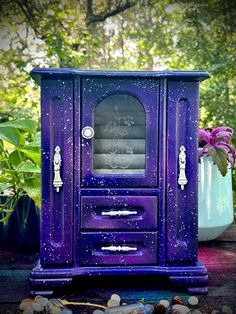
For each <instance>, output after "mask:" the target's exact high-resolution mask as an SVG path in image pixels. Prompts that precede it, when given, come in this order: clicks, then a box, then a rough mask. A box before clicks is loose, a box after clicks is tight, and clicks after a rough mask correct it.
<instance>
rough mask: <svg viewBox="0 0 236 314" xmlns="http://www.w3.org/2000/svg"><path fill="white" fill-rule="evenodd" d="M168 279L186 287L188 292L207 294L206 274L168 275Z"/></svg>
mask: <svg viewBox="0 0 236 314" xmlns="http://www.w3.org/2000/svg"><path fill="white" fill-rule="evenodd" d="M169 279H170V281H171V282H172V283H173V284H175V285H178V286H181V287H186V288H187V290H188V293H189V294H207V292H208V289H207V287H206V285H207V282H208V276H207V275H202V276H191V275H188V276H170V277H169Z"/></svg>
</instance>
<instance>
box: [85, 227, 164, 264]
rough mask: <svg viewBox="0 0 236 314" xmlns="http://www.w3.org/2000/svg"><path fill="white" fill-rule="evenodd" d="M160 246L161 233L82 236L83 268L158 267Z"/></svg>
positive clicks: (118, 233) (92, 233)
mask: <svg viewBox="0 0 236 314" xmlns="http://www.w3.org/2000/svg"><path fill="white" fill-rule="evenodd" d="M157 242H158V237H157V232H133V233H131V232H100V233H96V232H82V233H81V235H80V257H81V258H80V264H81V265H151V264H157V263H158V250H157V247H158V243H157Z"/></svg>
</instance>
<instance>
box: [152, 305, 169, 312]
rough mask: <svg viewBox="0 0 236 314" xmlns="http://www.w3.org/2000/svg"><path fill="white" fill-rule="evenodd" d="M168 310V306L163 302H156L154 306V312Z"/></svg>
mask: <svg viewBox="0 0 236 314" xmlns="http://www.w3.org/2000/svg"><path fill="white" fill-rule="evenodd" d="M165 312H166V307H165V306H164V305H163V304H160V303H158V304H156V305H155V307H154V311H153V314H164V313H165Z"/></svg>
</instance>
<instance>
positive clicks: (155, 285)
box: [0, 224, 236, 314]
mask: <svg viewBox="0 0 236 314" xmlns="http://www.w3.org/2000/svg"><path fill="white" fill-rule="evenodd" d="M37 255H38V254H37V253H24V252H13V251H6V250H2V251H0V314H2V313H8V314H9V313H15V311H16V309H17V306H18V305H19V303H20V302H21V300H22V299H25V298H28V297H29V290H30V288H29V284H28V277H29V273H30V270H31V268H32V266H33V264H34V263H35V261H36V259H37ZM199 259H200V260H201V261H202V262H203V263H204V264H205V266H206V267H207V269H208V275H209V283H208V289H209V293H208V295H206V296H200V297H199V304H198V306H196V307H195V308H197V309H199V310H200V311H201V312H202V313H211V311H212V310H214V309H215V310H220V309H221V307H222V306H223V305H229V306H231V308H232V309H233V313H236V224H233V225H231V227H230V228H229V229H228V230H226V231H225V233H224V234H223V235H222V236H221V237H220V238H218V239H216V240H213V241H208V242H201V243H199ZM113 293H118V294H119V295H120V296H121V298H122V301H123V302H127V303H128V304H130V303H135V302H137V301H139V300H141V299H144V301H145V302H150V303H158V302H159V301H160V299H163V298H164V299H168V300H170V299H171V297H172V296H173V295H180V296H181V297H182V298H183V299H184V301H186V302H187V300H188V295H187V293H185V292H183V290H177V289H176V288H175V289H173V287H172V286H171V285H169V284H168V282H164V281H163V280H162V279H155V278H153V276H149V277H145V278H143V277H142V278H140V276H139V277H119V282H118V281H117V280H116V277H112V278H109V277H106V278H80V279H78V280H76V281H75V282H74V284H73V285H72V286H71V287H70V288H69V289H68V288H67V290H65V291H63V290H59V291H57V294H56V297H58V298H65V299H67V300H70V301H78V302H79V301H82V302H91V303H99V304H103V305H106V302H107V301H108V299H109V298H110V296H111V294H113ZM69 308H70V309H71V310H72V311H73V313H84V314H85V313H88V314H89V313H92V312H93V310H94V309H95V308H93V307H81V306H71V307H69ZM191 308H194V307H191ZM9 311H10V312H9Z"/></svg>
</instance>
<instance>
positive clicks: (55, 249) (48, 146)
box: [40, 79, 73, 264]
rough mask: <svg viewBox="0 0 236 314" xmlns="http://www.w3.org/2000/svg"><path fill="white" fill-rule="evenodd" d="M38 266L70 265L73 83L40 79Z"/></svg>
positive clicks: (71, 254)
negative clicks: (57, 159)
mask: <svg viewBox="0 0 236 314" xmlns="http://www.w3.org/2000/svg"><path fill="white" fill-rule="evenodd" d="M41 90H42V92H41V94H42V101H41V102H42V232H41V254H40V258H41V263H43V264H70V263H72V257H73V253H72V243H73V240H72V235H73V81H72V80H70V79H63V80H60V79H43V80H42V84H41ZM57 146H58V147H60V155H61V167H60V170H59V171H60V176H61V179H62V181H63V184H62V186H61V187H60V188H59V190H58V191H57V190H56V188H55V187H54V184H53V182H54V179H55V168H54V155H55V148H56V147H57Z"/></svg>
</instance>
